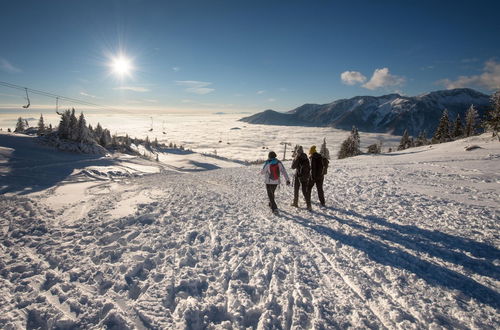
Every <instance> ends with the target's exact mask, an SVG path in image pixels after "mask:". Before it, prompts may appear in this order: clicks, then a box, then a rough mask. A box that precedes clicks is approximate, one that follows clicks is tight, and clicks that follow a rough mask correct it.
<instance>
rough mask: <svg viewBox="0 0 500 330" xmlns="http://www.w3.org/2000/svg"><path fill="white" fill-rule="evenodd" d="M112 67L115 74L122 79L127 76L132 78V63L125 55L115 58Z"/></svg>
mask: <svg viewBox="0 0 500 330" xmlns="http://www.w3.org/2000/svg"><path fill="white" fill-rule="evenodd" d="M110 66H111V69H112V71H113V73H114V74H115V75H117V76H118V77H120V78H124V77H125V76H130V75H131V74H132V70H133V67H132V63H131V61H130V59H129V58H127V57H125V56H123V55H119V56H117V57H115V58H113V59H112V62H111V65H110Z"/></svg>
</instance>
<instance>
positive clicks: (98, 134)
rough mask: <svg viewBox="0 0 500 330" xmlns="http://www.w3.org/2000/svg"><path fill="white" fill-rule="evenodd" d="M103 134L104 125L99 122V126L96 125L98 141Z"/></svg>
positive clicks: (95, 132)
mask: <svg viewBox="0 0 500 330" xmlns="http://www.w3.org/2000/svg"><path fill="white" fill-rule="evenodd" d="M101 136H102V126H101V124H100V123H97V126H96V127H95V130H94V137H95V138H96V140H97V141H99V140H100V139H101Z"/></svg>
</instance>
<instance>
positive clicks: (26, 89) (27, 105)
mask: <svg viewBox="0 0 500 330" xmlns="http://www.w3.org/2000/svg"><path fill="white" fill-rule="evenodd" d="M24 91H25V92H26V100H28V104H26V105H23V108H24V109H28V108H29V107H30V104H31V103H30V97H29V95H28V88H26V87H25V88H24Z"/></svg>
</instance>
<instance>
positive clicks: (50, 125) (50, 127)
mask: <svg viewBox="0 0 500 330" xmlns="http://www.w3.org/2000/svg"><path fill="white" fill-rule="evenodd" d="M53 130H54V129H53V128H52V124H49V128H47V133H52V131H53Z"/></svg>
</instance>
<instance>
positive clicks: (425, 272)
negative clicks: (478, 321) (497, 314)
mask: <svg viewBox="0 0 500 330" xmlns="http://www.w3.org/2000/svg"><path fill="white" fill-rule="evenodd" d="M335 210H337V209H335ZM337 211H340V212H343V213H344V214H346V215H350V216H355V217H358V218H360V219H361V220H362V221H364V222H372V223H375V224H378V225H381V226H384V227H386V228H387V229H386V230H382V229H375V228H370V227H366V226H363V225H361V224H359V223H357V222H354V221H350V220H345V219H340V218H338V217H335V216H331V215H328V214H321V213H316V214H317V215H320V216H323V217H325V218H328V219H330V220H335V221H337V222H339V223H342V224H345V225H348V226H351V227H353V228H356V229H358V230H361V231H364V232H366V233H368V234H371V235H376V236H378V237H380V239H381V240H374V239H372V238H369V237H366V236H362V235H355V236H354V235H347V234H345V233H342V232H339V231H336V230H334V229H332V228H329V227H327V226H324V225H321V224H318V223H314V222H310V221H309V220H308V219H306V218H303V217H301V216H298V215H296V214H290V213H288V212H284V211H283V212H282V215H283V216H284V217H285V218H287V219H289V220H292V221H295V222H296V223H298V224H300V225H302V226H304V227H306V228H309V229H311V230H313V231H315V232H317V233H318V234H321V235H325V236H327V237H329V238H331V239H334V240H336V241H339V242H341V243H342V244H345V245H348V246H351V247H353V248H355V249H358V250H360V251H363V252H364V253H366V255H367V256H368V257H369V258H370V259H372V260H373V261H375V262H378V263H380V264H383V265H388V266H391V267H395V268H399V269H404V270H407V271H410V272H412V273H413V274H415V275H416V276H418V277H420V278H422V279H423V280H425V281H426V282H428V283H429V284H431V285H439V286H442V287H446V288H450V289H453V290H457V291H459V292H461V293H462V294H464V295H465V296H468V297H471V298H474V299H476V300H478V301H480V302H482V303H484V304H487V305H490V306H492V307H494V308H500V294H499V293H498V292H496V291H495V290H492V289H490V288H488V287H486V286H484V285H482V284H480V283H478V282H476V281H474V280H473V279H472V278H470V277H467V276H464V275H462V274H460V273H458V272H456V271H454V270H451V269H448V268H445V267H443V266H441V265H437V264H434V263H432V262H429V261H426V260H422V259H420V258H418V257H417V256H414V255H412V254H410V253H408V252H405V251H403V250H401V249H398V248H397V247H394V246H391V245H388V244H385V243H384V242H383V241H384V240H385V241H388V242H393V243H396V244H399V245H402V246H404V247H406V248H409V249H412V250H415V251H417V252H424V253H427V254H429V255H431V256H434V257H436V258H440V259H443V260H446V261H449V262H452V263H454V264H458V265H461V266H463V267H464V268H466V269H468V270H470V271H473V272H475V273H477V274H480V275H484V276H488V277H491V278H493V279H495V280H498V279H499V278H500V272H499V267H498V266H495V265H494V264H493V261H494V260H495V259H499V258H500V251H499V250H498V249H496V248H495V247H492V246H490V245H487V244H485V243H480V242H476V241H473V240H471V239H466V238H462V237H457V236H453V235H449V234H445V233H442V232H439V231H430V230H425V229H421V228H418V227H416V226H409V225H399V224H395V223H390V222H387V221H386V220H385V219H382V218H378V217H374V216H363V215H360V214H358V213H356V212H352V211H341V210H337ZM457 250H465V251H467V252H469V253H470V254H472V255H474V256H475V257H478V258H482V259H485V260H478V259H473V258H471V257H469V256H467V255H465V254H464V253H460V252H457Z"/></svg>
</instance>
